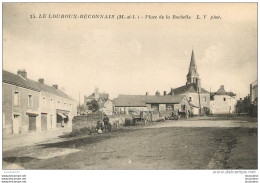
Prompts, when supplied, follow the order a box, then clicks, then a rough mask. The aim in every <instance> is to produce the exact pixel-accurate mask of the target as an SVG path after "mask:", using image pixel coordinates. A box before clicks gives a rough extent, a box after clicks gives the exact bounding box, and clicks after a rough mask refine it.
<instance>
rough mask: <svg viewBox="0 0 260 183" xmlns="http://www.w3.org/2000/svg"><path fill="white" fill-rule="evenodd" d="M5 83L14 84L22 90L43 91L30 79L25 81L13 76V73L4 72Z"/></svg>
mask: <svg viewBox="0 0 260 183" xmlns="http://www.w3.org/2000/svg"><path fill="white" fill-rule="evenodd" d="M2 76H3V83H8V84H12V85H15V86H20V87H22V88H27V89H30V90H34V91H41V89H40V88H39V87H38V85H37V84H35V82H33V81H32V80H29V79H24V78H23V77H21V76H18V75H16V74H13V73H11V72H8V71H5V70H3V75H2Z"/></svg>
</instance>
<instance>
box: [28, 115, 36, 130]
mask: <svg viewBox="0 0 260 183" xmlns="http://www.w3.org/2000/svg"><path fill="white" fill-rule="evenodd" d="M29 131H30V132H35V131H36V116H29Z"/></svg>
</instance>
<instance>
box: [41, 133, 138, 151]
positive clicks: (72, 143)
mask: <svg viewBox="0 0 260 183" xmlns="http://www.w3.org/2000/svg"><path fill="white" fill-rule="evenodd" d="M136 130H139V129H118V130H114V131H111V132H105V133H102V134H95V135H88V134H86V135H85V136H83V137H82V135H80V136H78V137H77V136H75V135H73V136H70V134H66V135H64V136H60V138H65V139H67V140H65V141H62V142H56V143H46V144H39V145H37V146H40V147H43V148H52V147H53V148H57V147H59V148H81V147H84V146H86V145H90V144H95V143H98V142H101V141H104V140H108V139H111V138H115V137H118V136H120V134H122V133H124V134H125V133H130V132H133V131H136ZM70 139H71V140H70Z"/></svg>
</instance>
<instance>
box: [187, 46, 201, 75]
mask: <svg viewBox="0 0 260 183" xmlns="http://www.w3.org/2000/svg"><path fill="white" fill-rule="evenodd" d="M187 76H199V74H198V71H197V66H196V63H195V56H194V51H193V50H192V53H191V60H190V67H189V72H188V74H187Z"/></svg>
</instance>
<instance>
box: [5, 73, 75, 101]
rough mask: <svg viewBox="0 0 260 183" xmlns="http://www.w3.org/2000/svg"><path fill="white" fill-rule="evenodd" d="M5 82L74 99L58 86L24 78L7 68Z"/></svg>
mask: <svg viewBox="0 0 260 183" xmlns="http://www.w3.org/2000/svg"><path fill="white" fill-rule="evenodd" d="M3 82H4V83H8V84H12V85H15V86H20V87H23V88H27V89H31V90H34V91H39V92H40V91H44V92H48V93H51V94H54V95H57V96H60V97H64V98H69V99H71V100H73V99H72V98H71V97H69V96H68V95H66V94H65V93H64V92H63V91H61V90H59V89H56V88H54V87H51V86H48V85H44V84H41V83H39V82H37V81H33V80H30V79H24V78H22V77H21V76H19V75H16V74H13V73H11V72H8V71H5V70H3Z"/></svg>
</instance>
